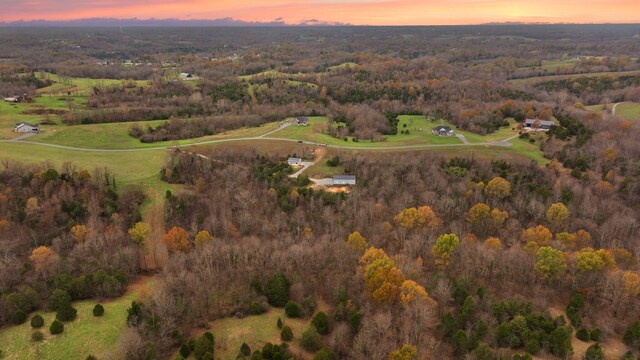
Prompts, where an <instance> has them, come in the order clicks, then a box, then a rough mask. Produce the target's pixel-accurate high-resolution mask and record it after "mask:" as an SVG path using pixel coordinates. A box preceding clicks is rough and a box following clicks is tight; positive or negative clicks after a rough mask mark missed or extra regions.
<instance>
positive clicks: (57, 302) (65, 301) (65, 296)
mask: <svg viewBox="0 0 640 360" xmlns="http://www.w3.org/2000/svg"><path fill="white" fill-rule="evenodd" d="M70 305H71V296H70V295H69V293H67V292H66V291H64V290H60V289H55V290H53V292H52V293H51V296H49V307H50V308H51V310H54V311H57V310H60V309H62V308H63V307H66V306H70Z"/></svg>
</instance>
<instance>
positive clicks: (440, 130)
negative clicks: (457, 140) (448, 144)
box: [431, 126, 455, 136]
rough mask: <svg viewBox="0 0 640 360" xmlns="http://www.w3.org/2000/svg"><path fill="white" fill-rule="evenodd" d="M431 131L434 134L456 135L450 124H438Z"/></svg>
mask: <svg viewBox="0 0 640 360" xmlns="http://www.w3.org/2000/svg"><path fill="white" fill-rule="evenodd" d="M431 133H432V134H434V135H440V136H453V135H455V133H454V132H453V129H452V128H450V127H448V126H436V127H434V128H433V129H431Z"/></svg>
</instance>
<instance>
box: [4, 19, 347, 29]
mask: <svg viewBox="0 0 640 360" xmlns="http://www.w3.org/2000/svg"><path fill="white" fill-rule="evenodd" d="M350 25H351V24H348V23H340V22H331V21H322V20H318V19H309V20H304V21H302V22H300V23H297V24H289V23H286V22H285V21H284V19H283V18H278V19H275V20H273V21H266V22H260V21H243V20H238V19H234V18H230V17H227V18H221V19H192V20H181V19H172V18H169V19H154V18H151V19H138V18H131V19H116V18H89V19H76V20H29V21H24V20H19V21H11V22H0V26H9V27H34V26H37V27H49V26H78V27H86V26H106V27H112V26H114V27H117V26H194V27H195V26H350Z"/></svg>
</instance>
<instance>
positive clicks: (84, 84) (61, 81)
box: [38, 73, 151, 96]
mask: <svg viewBox="0 0 640 360" xmlns="http://www.w3.org/2000/svg"><path fill="white" fill-rule="evenodd" d="M44 78H45V79H49V80H52V81H54V82H55V83H54V84H53V85H51V86H47V87H44V88H42V89H38V94H42V95H44V94H48V95H74V96H87V95H90V94H91V91H92V89H93V88H94V87H96V86H99V87H100V86H115V85H127V86H133V87H140V86H142V87H148V86H150V85H151V84H150V82H149V81H147V80H119V79H89V78H71V77H63V76H59V75H56V74H51V73H45V75H44Z"/></svg>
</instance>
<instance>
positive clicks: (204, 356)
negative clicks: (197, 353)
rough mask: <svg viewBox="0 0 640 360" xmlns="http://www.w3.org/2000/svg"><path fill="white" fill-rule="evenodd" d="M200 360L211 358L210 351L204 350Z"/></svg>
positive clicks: (211, 359)
mask: <svg viewBox="0 0 640 360" xmlns="http://www.w3.org/2000/svg"><path fill="white" fill-rule="evenodd" d="M200 360H213V355H211V353H210V352H206V353H204V355H202V357H201V358H200Z"/></svg>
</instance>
